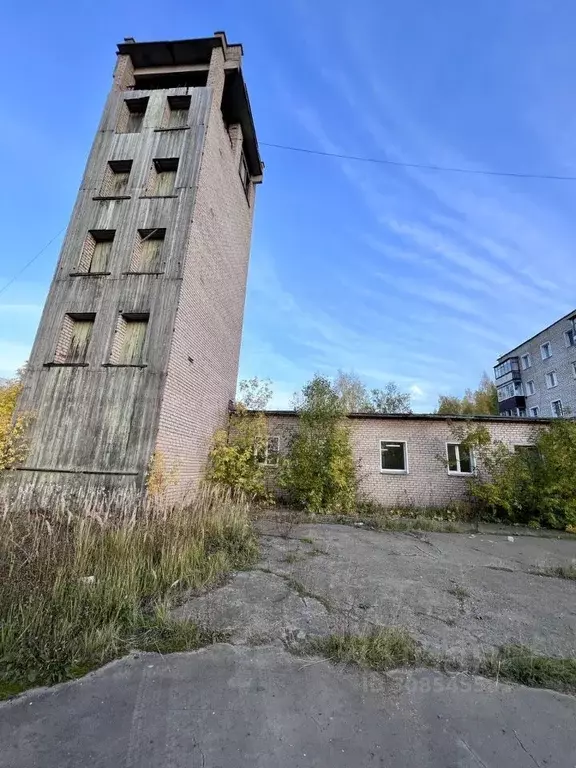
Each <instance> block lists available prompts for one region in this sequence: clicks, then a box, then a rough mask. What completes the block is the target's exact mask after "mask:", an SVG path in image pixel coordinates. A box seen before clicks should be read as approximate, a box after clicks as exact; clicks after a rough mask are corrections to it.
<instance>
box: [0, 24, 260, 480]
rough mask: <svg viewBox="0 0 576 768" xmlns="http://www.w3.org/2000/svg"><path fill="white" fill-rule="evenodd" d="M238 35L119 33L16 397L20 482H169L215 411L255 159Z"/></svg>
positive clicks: (188, 476)
mask: <svg viewBox="0 0 576 768" xmlns="http://www.w3.org/2000/svg"><path fill="white" fill-rule="evenodd" d="M242 54H243V50H242V46H241V45H239V44H229V43H228V41H227V39H226V35H225V34H224V33H223V32H217V33H215V34H214V36H213V37H208V38H200V39H192V40H177V41H155V42H143V43H138V42H135V41H134V40H133V39H132V38H127V39H125V40H124V42H123V43H121V44H120V45H119V46H118V51H117V62H116V67H115V70H114V75H113V80H112V88H111V91H110V93H109V96H108V99H107V101H106V105H105V107H104V111H103V114H102V118H101V121H100V125H99V127H98V130H97V132H96V136H95V138H94V142H93V145H92V150H91V152H90V155H89V157H88V161H87V164H86V170H85V172H84V176H83V179H82V181H81V184H80V189H79V192H78V197H77V199H76V204H75V207H74V210H73V212H72V217H71V220H70V224H69V226H68V230H67V233H66V237H65V239H64V243H63V247H62V251H61V254H60V258H59V261H58V265H57V268H56V273H55V276H54V279H53V281H52V285H51V287H50V292H49V295H48V299H47V301H46V305H45V308H44V312H43V315H42V319H41V322H40V326H39V329H38V333H37V336H36V341H35V343H34V347H33V349H32V353H31V356H30V361H29V365H28V368H27V371H26V376H25V381H24V391H23V394H22V397H21V400H20V403H19V408H20V410H22V411H26V412H30V413H32V414H33V417H34V418H33V422H32V427H31V433H30V450H29V453H28V456H27V459H26V462H25V464H24V465H23V466H20V467H19V468H18V471H17V472H15V473H13V474H14V475H17V476H19V477H20V478H21V482H24V483H26V484H32V485H33V486H34V487H36V486H37V485H38V484H45V483H55V484H57V485H59V486H62V485H64V484H65V485H67V486H69V485H70V484H74V483H76V484H78V483H79V484H83V485H85V484H87V483H93V484H97V485H98V486H103V487H108V488H125V487H129V488H136V489H143V488H144V486H145V478H146V473H147V469H148V467H149V465H150V461H151V457H152V456H153V455H154V454H161V455H162V457H163V460H164V462H165V464H166V466H167V467H170V468H173V469H174V470H175V472H176V476H177V478H178V489H179V490H184V489H186V488H189V487H190V486H193V485H194V484H195V482H196V481H197V479H198V478H199V477H200V475H201V473H202V470H203V464H204V461H205V459H206V456H207V453H208V449H209V444H210V440H211V438H212V435H213V433H214V431H215V429H217V428H218V427H221V426H224V425H225V424H226V420H227V418H228V405H229V402H230V400H231V399H233V398H234V395H235V391H236V378H237V372H238V359H239V353H240V341H241V335H242V322H243V314H244V299H245V292H246V278H247V272H248V260H249V253H250V239H251V233H252V220H253V213H254V198H255V190H256V185H257V184H259V183H260V182H261V180H262V169H263V165H262V162H261V160H260V155H259V151H258V143H257V140H256V133H255V129H254V123H253V119H252V113H251V109H250V103H249V100H248V93H247V90H246V85H245V83H244V79H243V76H242Z"/></svg>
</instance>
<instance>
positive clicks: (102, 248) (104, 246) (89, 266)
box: [78, 229, 116, 275]
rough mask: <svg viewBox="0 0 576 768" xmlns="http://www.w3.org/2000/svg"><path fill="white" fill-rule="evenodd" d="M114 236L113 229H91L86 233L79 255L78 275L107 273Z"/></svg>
mask: <svg viewBox="0 0 576 768" xmlns="http://www.w3.org/2000/svg"><path fill="white" fill-rule="evenodd" d="M115 234H116V230H114V229H91V230H90V231H89V232H88V235H87V237H86V240H84V245H83V247H82V253H81V254H80V262H79V264H78V272H79V273H85V274H87V275H89V274H102V273H105V272H107V271H108V263H109V261H110V252H111V251H112V242H113V241H114V235H115Z"/></svg>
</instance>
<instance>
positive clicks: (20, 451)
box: [0, 374, 30, 471]
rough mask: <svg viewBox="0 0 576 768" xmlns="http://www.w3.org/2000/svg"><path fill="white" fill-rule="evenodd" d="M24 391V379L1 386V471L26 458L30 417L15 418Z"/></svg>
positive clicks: (20, 378)
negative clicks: (17, 404)
mask: <svg viewBox="0 0 576 768" xmlns="http://www.w3.org/2000/svg"><path fill="white" fill-rule="evenodd" d="M21 391H22V377H21V375H20V374H19V375H18V377H17V378H15V379H11V380H10V381H6V382H3V383H2V384H0V471H2V470H5V469H10V468H11V467H13V466H14V465H15V464H17V463H18V462H20V461H23V459H24V458H25V456H26V450H27V445H26V429H27V427H28V424H29V422H30V416H29V415H26V414H21V415H19V416H17V417H16V418H15V417H14V412H15V410H16V403H17V401H18V397H19V396H20V392H21Z"/></svg>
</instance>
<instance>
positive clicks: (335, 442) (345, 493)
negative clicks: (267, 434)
mask: <svg viewBox="0 0 576 768" xmlns="http://www.w3.org/2000/svg"><path fill="white" fill-rule="evenodd" d="M295 401H296V402H295V404H296V410H297V413H298V416H299V420H298V428H297V431H296V433H295V434H294V436H293V438H292V440H291V443H290V446H289V449H288V453H287V456H286V457H285V459H284V461H283V462H282V468H281V474H280V485H281V487H282V488H283V489H284V490H285V491H286V493H287V495H288V498H289V502H290V503H291V504H292V505H294V506H296V507H300V508H304V509H307V510H309V511H311V512H350V511H352V509H353V508H354V504H355V501H356V491H357V478H356V464H355V461H354V457H353V454H352V446H351V443H350V427H349V425H348V423H347V420H346V410H345V408H344V404H343V400H342V398H341V395H340V393H339V392H338V391H337V389H336V386H335V385H334V384H333V383H332V382H331V381H330V380H329V379H327V378H325V377H323V376H320V375H316V376H314V378H313V379H312V380H311V381H310V382H309V383H308V384H306V385H305V386H304V387H303V389H302V392H301V393H300V394H299V395H298V396H297V397H296V399H295Z"/></svg>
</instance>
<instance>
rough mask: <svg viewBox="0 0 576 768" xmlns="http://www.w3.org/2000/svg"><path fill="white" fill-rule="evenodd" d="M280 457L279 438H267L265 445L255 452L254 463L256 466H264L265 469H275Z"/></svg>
mask: <svg viewBox="0 0 576 768" xmlns="http://www.w3.org/2000/svg"><path fill="white" fill-rule="evenodd" d="M279 457H280V438H279V437H269V438H268V440H267V441H266V445H264V446H262V447H261V448H260V449H259V450H258V451H257V452H256V461H257V462H258V464H265V465H266V466H267V467H277V466H278V460H279Z"/></svg>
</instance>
